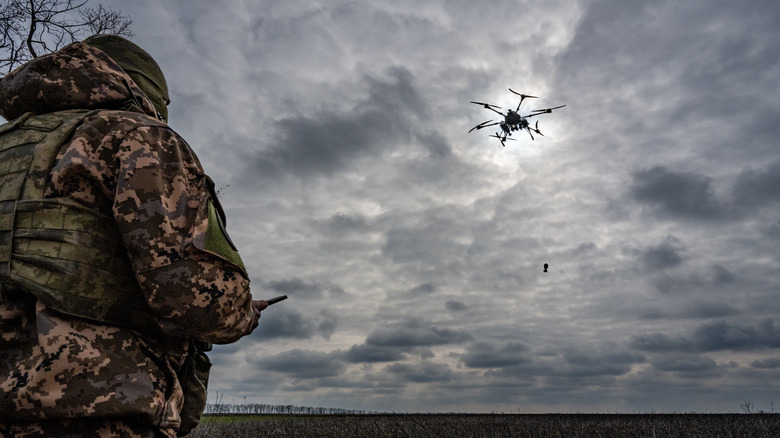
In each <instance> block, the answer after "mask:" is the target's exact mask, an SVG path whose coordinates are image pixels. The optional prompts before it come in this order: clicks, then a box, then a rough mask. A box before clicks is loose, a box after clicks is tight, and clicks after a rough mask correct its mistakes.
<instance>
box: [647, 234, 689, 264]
mask: <svg viewBox="0 0 780 438" xmlns="http://www.w3.org/2000/svg"><path fill="white" fill-rule="evenodd" d="M684 251H685V248H684V247H683V246H682V243H681V242H680V240H679V239H677V238H675V237H673V236H669V237H667V238H666V240H665V241H664V242H663V243H660V244H658V245H656V246H652V247H650V248H647V249H646V250H644V251H643V252H642V254H641V256H640V258H641V260H642V263H643V264H644V265H645V267H646V268H648V269H650V270H663V269H667V268H674V267H677V266H680V265H681V264H682V263H683V261H684V260H685V256H684Z"/></svg>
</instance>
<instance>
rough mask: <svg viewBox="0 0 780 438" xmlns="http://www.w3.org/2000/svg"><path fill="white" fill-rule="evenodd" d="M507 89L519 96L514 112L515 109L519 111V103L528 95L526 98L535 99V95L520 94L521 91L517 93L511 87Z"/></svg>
mask: <svg viewBox="0 0 780 438" xmlns="http://www.w3.org/2000/svg"><path fill="white" fill-rule="evenodd" d="M509 91H511V92H512V93H514V94H517V95H518V96H520V103H518V104H517V108H516V109H515V112H517V111H520V105H522V104H523V101H524V100H525V99H526V98H527V97H528V98H534V99H537V96H531V95H530V94H522V93H518V92H517V91H515V90H513V89H511V88H510V89H509Z"/></svg>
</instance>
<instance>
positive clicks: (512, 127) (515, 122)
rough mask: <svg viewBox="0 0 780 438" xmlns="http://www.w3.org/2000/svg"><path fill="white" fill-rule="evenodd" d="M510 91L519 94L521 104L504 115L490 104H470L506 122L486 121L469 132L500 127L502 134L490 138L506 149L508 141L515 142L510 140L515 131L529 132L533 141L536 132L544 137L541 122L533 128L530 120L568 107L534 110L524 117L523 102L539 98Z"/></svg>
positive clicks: (497, 107) (498, 108)
mask: <svg viewBox="0 0 780 438" xmlns="http://www.w3.org/2000/svg"><path fill="white" fill-rule="evenodd" d="M509 91H511V92H512V93H514V94H517V95H518V96H520V103H518V104H517V108H516V109H515V110H514V111H513V110H511V109H508V110H507V111H506V114H504V113H502V112H501V111H499V110H500V109H501V107H500V106H497V105H491V104H489V103H484V102H474V101H471V102H470V103H474V104H477V105H482V106H483V107H484V108H485V109H488V110H490V111H493V112H494V113H496V114H499V115H501V116H503V117H504V121H503V122H495V121H493V120H486V121H484V122H482V123H480V124H479V125H477V126H475V127H473V128H471V129H470V130H469V132H471V131H473V130H475V129H476V130H480V129H482V128H487V127H488V126H495V125H498V126H499V127H500V128H501V131H502V133H501V134H499V133H498V132H496V133H495V134H494V135H491V136H490V137H495V138H497V139H498V140H499V141H500V142H501V146H504V147H506V144H505V142H506V141H507V140H512V141H515V139H514V138H509V137H511V136H512V133H513V132H515V131H522V130H525V131H526V132H528V135H530V136H531V140H533V139H534V135H533V133H534V132H535V133H537V134H539V135H541V136H544V134H542V131H540V130H539V121H538V120H537V121H536V124H535V125H534V126H533V127H532V126H531V122H529V121H528V119H529V118H531V117H535V116H538V115H541V114H550V113H552V112H553V110H556V109H558V108H563V107H565V106H566V105H561V106H556V107H553V108H544V109H538V110H533V111H531V114H528V115H525V116H522V115H520V113H519V111H520V105H522V104H523V101H524V100H525V99H537V98H538V97H537V96H530V95H528V94H522V93H518V92H517V91H514V90H512V89H511V88H510V89H509Z"/></svg>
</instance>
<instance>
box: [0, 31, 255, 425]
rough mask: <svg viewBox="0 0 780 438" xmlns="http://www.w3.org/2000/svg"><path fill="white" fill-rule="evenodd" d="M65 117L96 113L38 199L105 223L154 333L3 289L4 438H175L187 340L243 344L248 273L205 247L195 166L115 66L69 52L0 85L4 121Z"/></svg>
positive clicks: (201, 178) (77, 49)
mask: <svg viewBox="0 0 780 438" xmlns="http://www.w3.org/2000/svg"><path fill="white" fill-rule="evenodd" d="M68 109H99V110H100V111H97V112H95V113H93V114H91V115H89V116H88V117H86V118H85V119H84V120H83V122H81V123H80V124H79V125H78V126H77V127H76V129H75V131H74V134H73V136H72V138H71V140H70V141H69V142H68V143H67V144H66V145H65V146H63V147H62V148H61V149H60V151H59V153H58V154H57V159H56V161H55V163H54V165H53V167H52V171H51V174H50V179H49V180H48V181H47V184H46V187H45V190H44V197H45V198H62V199H68V200H69V201H72V202H74V203H77V204H78V205H79V206H81V207H84V208H87V209H90V210H93V211H95V212H96V213H98V214H101V215H105V216H107V217H109V218H113V220H114V221H115V223H116V227H117V228H116V229H117V231H118V235H119V236H121V242H117V245H119V246H123V247H124V249H125V251H126V254H127V259H128V262H129V264H130V267H131V270H132V273H133V274H134V276H135V278H136V280H137V282H138V285H139V287H140V290H141V291H142V294H143V297H144V298H145V300H146V304H147V305H148V308H149V312H150V315H151V317H152V319H153V321H154V322H155V323H156V324H157V328H158V330H159V332H160V333H162V334H160V335H148V334H146V335H145V334H144V333H147V332H142V331H137V330H130V329H127V328H122V327H117V326H115V325H109V324H103V323H98V322H95V321H91V320H86V319H82V318H76V317H72V316H69V315H66V314H63V313H61V312H58V311H56V310H53V309H51V308H49V307H47V306H45V305H44V304H43V303H42V302H40V301H39V300H37V299H36V298H34V297H33V296H32V295H30V294H29V293H26V292H24V291H23V288H20V287H19V286H18V285H14V284H8V283H4V284H3V285H2V299H1V300H0V435H2V436H5V435H9V436H14V435H20V436H21V435H25V436H28V435H26V434H28V433H29V436H47V432H46V430H49V431H51V430H58V429H57V428H58V427H59V428H60V429H59V430H74V431H75V430H81V431H82V432H79V433H83V431H85V430H89V431H91V433H94V434H95V435H94V436H103V435H111V432H110V431H111V430H113V431H114V434H119V435H127V436H143V434H144V433H150V434H153V433H161V434H162V435H164V436H175V435H176V431H177V428H178V425H179V423H180V416H179V410H180V409H181V406H182V403H183V398H182V397H183V396H182V390H181V386H180V384H179V382H178V380H177V374H176V373H177V371H180V370H181V367H182V365H183V362H184V358H185V355H186V352H187V348H188V339H189V338H195V339H201V340H205V341H209V342H213V343H230V342H234V341H236V340H238V339H239V338H241V337H242V336H244V335H245V334H248V333H249V332H251V329H252V318H253V310H252V307H251V294H250V292H249V280H248V277H247V275H246V272H245V271H244V269H243V266H239V263H236V261H235V260H234V261H232V262H231V261H230V258H228V257H224V256H220V255H218V253H215V252H214V251H210V250H209V248H208V245H207V240H208V236H207V234H208V230H209V229H210V228H211V229H213V228H214V226H213V223H212V224H210V223H209V205H212V206H217V207H218V203H217V201H216V197H215V195H214V194H213V183H212V182H211V180H210V179H209V178H208V177H207V176H206V175H205V174H204V172H203V169H202V167H201V165H200V163H199V161H198V159H197V157H196V155H195V154H194V152H193V151H192V150H191V149H190V147H189V146H188V145H187V143H186V142H185V141H184V140H183V139H182V138H181V137H179V136H178V135H177V134H176V133H175V132H174V131H172V130H171V129H170V128H169V127H168V126H167V125H166V124H164V123H162V122H160V121H159V120H157V119H156V118H155V114H156V112H155V110H154V107H153V105H152V104H151V103H150V102H149V100H148V99H147V98H146V96H145V95H144V94H143V92H142V91H141V90H140V89H139V88H138V87H137V86H136V85H135V83H134V82H133V81H132V80H131V79H130V78H129V77H128V76H127V75H126V74H125V73H124V72H123V71H122V70H121V68H119V67H118V66H117V65H116V64H115V63H114V62H113V61H112V60H111V59H110V58H109V57H107V56H106V55H105V54H103V53H102V52H101V51H99V50H97V49H95V48H92V47H90V46H88V45H85V44H83V43H74V44H71V45H69V46H66V47H64V48H63V49H61V50H60V51H58V52H55V53H53V54H50V55H45V56H42V57H39V58H36V59H35V60H33V61H31V62H29V63H28V64H25V65H23V66H21V67H19V68H18V69H16V70H14V71H13V72H11V73H9V74H8V75H7V76H6V77H5V78H3V79H2V80H1V81H0V115H2V116H3V117H5V118H6V119H8V120H12V119H15V118H17V117H19V116H21V115H23V114H24V113H27V112H31V113H33V114H37V115H40V114H48V113H53V112H57V111H62V110H68ZM0 141H2V136H0ZM0 165H2V163H0ZM212 214H213V213H212ZM210 225H211V226H210ZM101 250H110V248H95V251H101ZM3 280H4V281H5V279H3ZM47 428H48V429H47ZM101 430H102V431H104V432H105V433H103V432H100V431H101ZM118 431H124V432H122V433H120V432H118ZM144 431H147V432H144ZM155 431H156V432H155Z"/></svg>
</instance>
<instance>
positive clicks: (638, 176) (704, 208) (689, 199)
mask: <svg viewBox="0 0 780 438" xmlns="http://www.w3.org/2000/svg"><path fill="white" fill-rule="evenodd" d="M630 194H631V196H632V197H633V198H634V199H635V200H636V201H638V202H641V203H644V204H647V205H650V206H653V207H656V208H657V209H658V210H660V212H661V213H663V214H667V215H670V216H674V217H680V218H688V219H705V220H711V219H717V218H719V217H720V216H721V215H722V213H723V212H722V206H721V204H720V202H719V201H718V200H717V198H716V197H715V193H714V190H713V188H712V178H709V177H706V176H701V175H697V174H693V173H684V172H675V171H671V170H669V169H667V168H666V167H664V166H656V167H653V168H651V169H647V170H640V171H637V172H635V173H634V175H633V181H632V185H631V187H630Z"/></svg>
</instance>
